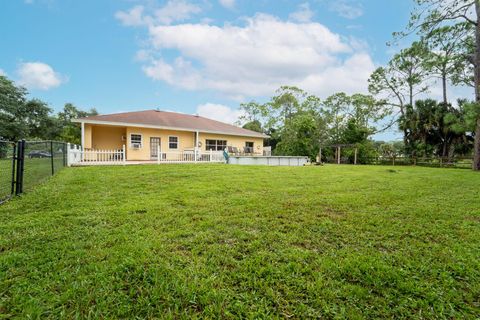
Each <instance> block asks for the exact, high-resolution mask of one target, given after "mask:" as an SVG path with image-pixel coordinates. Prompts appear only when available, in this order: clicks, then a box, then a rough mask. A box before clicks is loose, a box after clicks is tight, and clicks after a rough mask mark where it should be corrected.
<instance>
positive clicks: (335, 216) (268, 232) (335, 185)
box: [0, 165, 480, 319]
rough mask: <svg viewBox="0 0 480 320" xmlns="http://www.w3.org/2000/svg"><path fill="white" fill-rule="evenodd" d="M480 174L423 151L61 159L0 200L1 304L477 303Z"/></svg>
mask: <svg viewBox="0 0 480 320" xmlns="http://www.w3.org/2000/svg"><path fill="white" fill-rule="evenodd" d="M212 181H214V183H212ZM479 185H480V175H477V174H472V173H471V172H468V171H459V170H446V169H443V170H442V169H430V168H419V167H395V170H394V171H392V167H391V166H390V167H383V166H356V167H353V166H328V165H326V166H321V167H320V166H315V167H313V166H312V167H275V168H272V167H262V166H232V165H162V166H156V165H152V166H148V165H144V166H125V167H122V166H116V167H84V168H70V169H66V170H63V171H61V172H60V173H59V174H58V175H56V176H55V177H53V178H52V179H51V180H50V181H49V182H48V183H47V184H45V185H43V186H41V187H39V188H37V189H36V190H34V191H32V192H31V193H27V194H25V195H24V196H22V197H20V198H17V199H14V200H12V201H10V202H8V203H6V204H5V205H2V206H0V248H1V254H0V270H1V272H0V292H2V298H1V300H0V306H1V316H2V317H4V318H29V319H38V318H42V319H59V318H67V319H70V318H92V319H154V318H167V319H220V318H226V319H254V318H255V319H266V318H273V319H276V318H292V319H309V318H314V319H319V318H326V319H335V318H337V319H345V318H364V319H394V318H395V319H396V318H403V319H415V318H424V319H435V318H447V319H474V318H476V317H477V316H478V314H479V313H480V306H479V305H478V297H479V295H480V271H479V270H480V269H479V268H478V257H479V256H480V249H479V248H480V241H479V239H480V228H479V227H478V219H479V218H478V208H479V207H480V198H479V197H478V186H479ZM139 190H141V192H136V191H139ZM187 191H188V192H187Z"/></svg>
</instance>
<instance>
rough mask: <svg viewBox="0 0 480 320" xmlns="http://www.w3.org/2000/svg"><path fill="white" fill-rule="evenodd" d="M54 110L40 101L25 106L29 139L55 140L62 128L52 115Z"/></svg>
mask: <svg viewBox="0 0 480 320" xmlns="http://www.w3.org/2000/svg"><path fill="white" fill-rule="evenodd" d="M51 112H52V109H51V108H50V107H49V106H48V105H47V104H46V103H45V102H43V101H41V100H39V99H32V100H29V101H27V103H26V104H25V119H24V121H25V124H26V126H27V132H28V133H27V137H29V138H33V139H42V140H55V139H57V138H58V136H59V134H60V131H61V128H60V127H59V125H60V124H59V122H58V120H57V118H56V117H54V116H52V115H51Z"/></svg>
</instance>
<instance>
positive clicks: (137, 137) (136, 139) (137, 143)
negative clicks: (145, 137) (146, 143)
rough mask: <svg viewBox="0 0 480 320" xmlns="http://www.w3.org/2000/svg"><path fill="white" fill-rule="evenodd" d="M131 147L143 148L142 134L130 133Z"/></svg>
mask: <svg viewBox="0 0 480 320" xmlns="http://www.w3.org/2000/svg"><path fill="white" fill-rule="evenodd" d="M130 147H132V148H141V147H142V135H141V134H133V133H132V134H130Z"/></svg>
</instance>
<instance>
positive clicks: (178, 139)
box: [168, 136, 180, 150]
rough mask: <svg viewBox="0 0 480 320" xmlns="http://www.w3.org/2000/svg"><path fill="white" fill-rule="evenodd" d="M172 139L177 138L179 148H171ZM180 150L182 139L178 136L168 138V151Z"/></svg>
mask: <svg viewBox="0 0 480 320" xmlns="http://www.w3.org/2000/svg"><path fill="white" fill-rule="evenodd" d="M170 138H177V147H176V148H170ZM178 149H180V138H179V137H178V136H168V150H178Z"/></svg>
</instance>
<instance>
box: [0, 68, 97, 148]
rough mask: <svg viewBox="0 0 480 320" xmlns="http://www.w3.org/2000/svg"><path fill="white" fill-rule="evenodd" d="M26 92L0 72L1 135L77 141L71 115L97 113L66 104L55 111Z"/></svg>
mask: <svg viewBox="0 0 480 320" xmlns="http://www.w3.org/2000/svg"><path fill="white" fill-rule="evenodd" d="M27 95H28V92H27V90H26V89H25V88H23V87H21V86H16V85H15V83H14V82H13V81H11V80H9V79H8V78H7V77H5V76H0V139H3V140H9V141H16V140H18V139H38V140H61V141H66V142H71V143H75V144H79V143H80V134H81V132H80V127H79V126H78V125H77V124H75V123H72V121H71V120H72V119H75V118H79V117H85V116H89V115H96V114H98V113H97V111H96V110H95V109H90V110H89V111H82V110H79V109H78V108H77V107H75V106H74V105H73V104H71V103H67V104H65V106H64V108H63V110H62V111H60V112H58V113H57V114H54V113H53V110H52V109H51V108H50V107H49V106H48V104H47V103H45V102H43V101H41V100H39V99H35V98H34V99H28V97H27Z"/></svg>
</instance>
